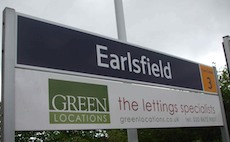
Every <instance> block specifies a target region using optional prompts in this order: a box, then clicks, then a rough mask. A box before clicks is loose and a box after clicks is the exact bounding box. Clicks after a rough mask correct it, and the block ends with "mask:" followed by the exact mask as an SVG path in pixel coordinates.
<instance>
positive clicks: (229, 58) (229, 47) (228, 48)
mask: <svg viewBox="0 0 230 142" xmlns="http://www.w3.org/2000/svg"><path fill="white" fill-rule="evenodd" d="M229 42H230V37H229V36H225V37H223V48H224V53H225V58H226V63H227V67H228V71H229V69H230V43H229Z"/></svg>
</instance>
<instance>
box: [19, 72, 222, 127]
mask: <svg viewBox="0 0 230 142" xmlns="http://www.w3.org/2000/svg"><path fill="white" fill-rule="evenodd" d="M16 76H17V78H16V98H15V99H16V100H17V101H16V104H15V105H16V107H15V108H16V111H15V112H16V114H15V115H16V121H15V122H16V130H19V131H21V130H23V131H27V130H73V129H124V128H165V127H167V128H172V127H197V126H199V127H200V126H222V125H223V120H222V115H221V110H220V102H219V97H218V96H217V95H208V94H202V95H201V94H197V93H193V92H187V91H186V92H185V91H176V90H171V89H162V88H159V87H158V88H156V87H151V86H140V85H132V84H129V83H120V82H115V81H109V80H101V79H93V78H88V77H79V76H72V75H63V74H58V73H49V72H40V71H33V70H25V69H16Z"/></svg>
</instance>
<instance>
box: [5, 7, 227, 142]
mask: <svg viewBox="0 0 230 142" xmlns="http://www.w3.org/2000/svg"><path fill="white" fill-rule="evenodd" d="M18 15H22V14H19V13H16V12H15V11H14V10H13V9H9V8H6V9H5V10H4V25H3V33H4V34H3V56H2V58H3V60H2V61H3V68H2V70H3V72H2V100H3V140H4V141H14V134H15V101H16V100H15V68H21V69H31V70H37V71H45V72H54V73H64V74H69V75H78V76H83V77H86V76H87V77H93V78H100V79H108V80H115V81H121V82H129V83H130V81H129V80H126V79H116V78H111V77H102V76H98V75H88V74H85V73H73V72H70V71H58V70H55V69H44V68H41V67H32V66H26V65H19V64H17V63H16V59H17V58H16V53H17V38H18V37H17V16H18ZM42 21H44V20H42ZM71 29H72V28H71ZM107 39H108V38H107ZM119 42H120V41H119ZM121 43H122V42H121ZM135 46H136V45H135ZM136 47H139V46H136ZM158 53H159V52H158ZM165 55H166V54H165ZM171 57H172V56H171ZM177 58H178V57H177ZM216 82H217V80H216ZM132 83H137V84H144V85H154V86H159V87H164V88H173V89H180V90H187V91H192V92H198V93H204V91H197V90H193V89H185V88H181V87H175V86H169V85H159V84H153V83H143V82H139V81H134V82H133V81H132ZM216 87H217V86H216ZM208 94H215V93H211V92H208ZM219 95H221V94H219ZM222 116H223V114H222Z"/></svg>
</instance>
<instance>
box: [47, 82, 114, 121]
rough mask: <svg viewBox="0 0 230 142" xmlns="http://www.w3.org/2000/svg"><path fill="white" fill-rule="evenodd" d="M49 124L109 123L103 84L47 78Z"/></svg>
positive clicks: (107, 104) (106, 95)
mask: <svg viewBox="0 0 230 142" xmlns="http://www.w3.org/2000/svg"><path fill="white" fill-rule="evenodd" d="M49 110H50V123H51V124H74V123H76V124H78V123H79V124H87V123H88V124H91V123H95V124H97V123H110V114H109V101H108V90H107V86H105V85H97V84H89V83H81V82H71V81H63V80H55V79H49Z"/></svg>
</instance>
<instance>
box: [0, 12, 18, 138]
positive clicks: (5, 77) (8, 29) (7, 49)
mask: <svg viewBox="0 0 230 142" xmlns="http://www.w3.org/2000/svg"><path fill="white" fill-rule="evenodd" d="M15 23H16V13H15V11H14V10H13V9H9V8H6V9H5V10H4V15H3V43H2V44H3V46H2V102H3V123H2V125H3V132H2V136H3V137H2V141H4V142H13V141H14V139H15V136H14V135H15V72H14V66H15V49H16V48H15V46H16V43H15V42H16V25H15Z"/></svg>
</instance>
